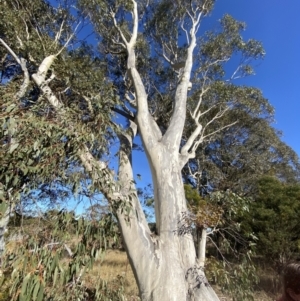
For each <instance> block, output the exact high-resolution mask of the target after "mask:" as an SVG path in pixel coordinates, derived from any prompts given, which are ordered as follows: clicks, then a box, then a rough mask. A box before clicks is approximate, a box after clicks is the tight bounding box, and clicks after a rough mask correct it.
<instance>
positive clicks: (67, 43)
mask: <svg viewBox="0 0 300 301" xmlns="http://www.w3.org/2000/svg"><path fill="white" fill-rule="evenodd" d="M80 23H81V22H79V23H78V24H77V25H76V27H75V29H74V32H73V33H72V34H71V35H70V37H69V38H68V40H67V41H66V43H65V44H64V45H63V47H62V48H61V49H60V50H59V51H58V52H57V53H56V55H55V56H59V55H60V54H61V53H62V51H63V50H64V49H65V48H67V47H68V45H69V43H70V41H71V40H72V39H73V37H74V35H75V33H76V31H77V28H78V26H79V25H80Z"/></svg>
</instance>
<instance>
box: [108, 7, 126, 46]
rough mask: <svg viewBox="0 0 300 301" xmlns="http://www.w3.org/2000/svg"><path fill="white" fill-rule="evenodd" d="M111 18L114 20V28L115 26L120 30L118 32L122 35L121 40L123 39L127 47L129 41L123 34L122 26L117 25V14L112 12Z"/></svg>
mask: <svg viewBox="0 0 300 301" xmlns="http://www.w3.org/2000/svg"><path fill="white" fill-rule="evenodd" d="M110 16H111V18H112V19H113V22H114V26H115V28H116V29H117V30H118V32H119V34H120V36H121V38H122V40H123V42H124V44H125V45H126V46H128V42H127V40H126V38H125V36H124V34H123V32H122V30H121V28H120V26H119V25H118V23H117V20H116V18H115V16H116V14H115V13H114V12H113V11H111V12H110Z"/></svg>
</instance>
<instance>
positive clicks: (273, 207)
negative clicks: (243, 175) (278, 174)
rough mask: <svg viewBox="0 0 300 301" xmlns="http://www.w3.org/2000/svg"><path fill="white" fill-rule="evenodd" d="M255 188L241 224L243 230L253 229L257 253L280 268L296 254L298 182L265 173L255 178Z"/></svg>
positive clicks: (298, 205)
mask: <svg viewBox="0 0 300 301" xmlns="http://www.w3.org/2000/svg"><path fill="white" fill-rule="evenodd" d="M258 188H259V191H258V194H257V196H256V197H255V201H253V202H252V203H251V206H250V210H249V214H248V215H246V218H245V219H244V220H243V221H242V223H241V225H242V228H243V229H244V230H245V231H249V230H250V231H253V232H254V234H255V235H256V236H257V237H258V241H257V252H258V254H262V255H263V256H264V257H265V258H268V259H269V261H272V263H273V266H274V267H275V268H276V269H277V270H278V271H279V272H280V271H281V269H282V267H283V266H284V265H285V264H286V262H288V261H290V260H295V259H297V257H298V254H299V242H300V233H299V211H300V186H299V183H298V184H287V183H284V182H282V181H280V180H278V179H277V178H275V177H271V176H268V177H263V178H262V179H260V180H259V182H258ZM250 214H251V215H250Z"/></svg>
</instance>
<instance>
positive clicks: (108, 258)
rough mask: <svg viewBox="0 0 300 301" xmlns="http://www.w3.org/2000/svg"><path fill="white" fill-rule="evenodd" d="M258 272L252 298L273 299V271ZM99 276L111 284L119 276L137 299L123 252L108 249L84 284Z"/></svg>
mask: <svg viewBox="0 0 300 301" xmlns="http://www.w3.org/2000/svg"><path fill="white" fill-rule="evenodd" d="M259 273H260V278H261V281H260V283H259V284H258V286H257V288H256V292H255V296H254V300H255V301H273V300H275V298H276V296H278V282H277V281H276V278H277V277H274V276H273V274H274V272H273V271H272V270H268V269H267V268H265V269H264V268H261V269H260V271H259ZM100 277H101V279H103V280H105V281H107V282H108V283H110V284H111V285H112V286H113V285H114V284H115V283H116V280H118V279H120V278H121V279H122V281H123V282H122V283H123V284H124V287H125V294H126V296H127V297H128V300H129V301H135V300H139V299H138V289H137V286H136V283H135V279H134V275H133V273H132V270H131V268H130V265H129V262H128V259H127V255H126V253H125V252H122V251H119V250H108V251H107V252H106V254H105V255H104V257H103V258H102V259H100V260H98V261H97V262H96V263H95V265H94V267H93V269H92V271H90V272H89V273H88V274H87V275H86V276H85V281H86V284H87V285H91V286H92V285H93V284H94V283H95V281H97V279H99V278H100ZM214 289H215V291H216V293H217V295H218V296H219V298H220V300H221V301H232V298H230V297H229V296H228V295H226V294H224V293H222V292H221V290H220V289H219V288H218V287H216V286H214Z"/></svg>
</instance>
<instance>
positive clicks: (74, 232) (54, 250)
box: [2, 210, 121, 301]
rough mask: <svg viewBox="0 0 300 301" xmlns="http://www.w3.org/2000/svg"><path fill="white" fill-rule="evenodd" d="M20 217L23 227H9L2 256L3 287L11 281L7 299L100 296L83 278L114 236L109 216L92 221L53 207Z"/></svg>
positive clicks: (71, 298) (55, 298)
mask: <svg viewBox="0 0 300 301" xmlns="http://www.w3.org/2000/svg"><path fill="white" fill-rule="evenodd" d="M23 218H24V221H23V227H22V229H23V231H20V229H19V227H16V228H15V229H14V230H13V229H12V230H11V231H10V234H9V242H8V244H7V248H6V252H5V255H4V257H3V266H2V268H3V271H4V275H5V278H6V280H5V279H2V281H3V280H5V281H4V283H3V284H2V285H4V284H5V283H6V285H7V283H10V285H9V287H10V289H9V295H10V298H11V300H19V301H21V300H78V298H79V299H80V300H89V299H88V298H89V297H91V296H92V295H94V294H95V293H97V294H98V295H100V294H101V292H99V291H97V288H95V292H94V291H90V289H88V288H87V286H86V285H85V283H84V280H83V278H84V274H85V273H86V271H87V270H88V269H90V268H91V267H92V265H93V263H94V261H95V260H96V259H97V258H99V257H100V256H101V255H102V253H103V252H104V250H105V249H106V246H107V241H108V240H111V239H115V237H116V235H117V236H118V234H116V233H114V232H113V231H112V229H111V228H110V227H111V226H110V224H111V221H110V216H103V217H102V218H101V219H100V220H98V221H90V220H87V219H83V218H82V217H80V218H75V216H74V213H73V212H67V211H55V210H52V211H48V212H47V213H46V215H45V216H44V217H42V218H41V219H40V218H32V217H27V218H25V217H23ZM37 224H38V227H37ZM107 227H108V228H107ZM109 231H110V232H109ZM108 232H109V234H108ZM107 234H108V235H107ZM9 277H10V279H9ZM99 286H100V284H99ZM101 287H103V284H102V285H101ZM53 288H55V290H54V289H53ZM99 289H100V288H99ZM119 294H121V293H119Z"/></svg>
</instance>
